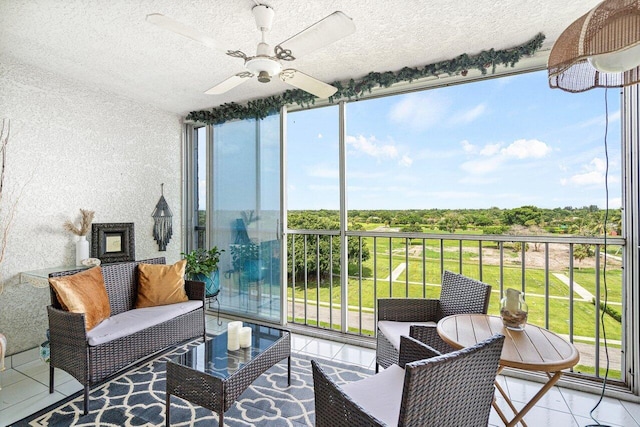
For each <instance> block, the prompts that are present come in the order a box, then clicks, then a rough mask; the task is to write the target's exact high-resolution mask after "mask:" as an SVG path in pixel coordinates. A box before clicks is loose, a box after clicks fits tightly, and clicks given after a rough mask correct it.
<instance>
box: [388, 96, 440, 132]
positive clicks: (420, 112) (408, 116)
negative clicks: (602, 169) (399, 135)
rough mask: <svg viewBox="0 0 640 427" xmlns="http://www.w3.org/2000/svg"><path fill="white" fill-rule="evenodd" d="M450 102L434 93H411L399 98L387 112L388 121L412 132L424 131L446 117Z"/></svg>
mask: <svg viewBox="0 0 640 427" xmlns="http://www.w3.org/2000/svg"><path fill="white" fill-rule="evenodd" d="M450 106H451V100H449V99H447V98H445V97H443V96H441V95H438V94H436V93H435V92H433V91H431V92H422V93H412V94H408V95H404V96H402V97H401V99H400V101H399V102H397V103H396V104H394V105H393V106H392V107H391V109H390V112H389V119H390V120H391V121H393V122H395V123H400V124H405V125H408V126H410V127H411V128H412V129H414V130H419V131H420V130H425V129H428V128H430V127H431V126H433V125H435V124H436V123H440V122H441V121H442V119H443V118H445V117H446V116H447V115H448V110H449V107H450Z"/></svg>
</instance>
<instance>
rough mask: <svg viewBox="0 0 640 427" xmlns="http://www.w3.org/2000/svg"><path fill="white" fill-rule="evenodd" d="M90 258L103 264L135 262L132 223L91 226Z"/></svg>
mask: <svg viewBox="0 0 640 427" xmlns="http://www.w3.org/2000/svg"><path fill="white" fill-rule="evenodd" d="M91 257H92V258H98V259H99V260H100V262H102V263H103V264H105V263H111V262H124V261H135V259H136V246H135V233H134V228H133V223H132V222H125V223H104V224H92V225H91Z"/></svg>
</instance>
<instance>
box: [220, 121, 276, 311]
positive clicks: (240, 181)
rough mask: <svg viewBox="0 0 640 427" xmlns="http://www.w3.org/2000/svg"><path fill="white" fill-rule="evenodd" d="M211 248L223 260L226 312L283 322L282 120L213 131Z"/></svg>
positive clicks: (229, 125) (235, 124)
mask: <svg viewBox="0 0 640 427" xmlns="http://www.w3.org/2000/svg"><path fill="white" fill-rule="evenodd" d="M209 160H210V164H211V165H212V167H211V168H209V172H208V174H209V175H210V184H211V185H210V189H211V190H210V191H209V192H208V193H209V196H210V200H211V203H210V204H209V206H208V208H209V210H210V215H209V216H208V217H209V227H208V230H209V242H210V246H217V247H218V249H223V250H224V252H223V255H222V257H221V260H220V281H221V293H220V298H219V299H220V304H221V308H222V309H223V310H224V311H226V312H229V313H233V314H238V315H242V316H244V317H255V318H258V319H262V320H267V321H273V322H278V321H279V320H280V282H281V280H280V252H281V249H280V240H279V239H280V236H279V233H278V232H279V220H280V118H279V116H270V117H267V118H265V119H263V120H244V121H237V122H230V123H225V124H222V125H217V126H214V128H213V149H212V155H211V156H210V158H209Z"/></svg>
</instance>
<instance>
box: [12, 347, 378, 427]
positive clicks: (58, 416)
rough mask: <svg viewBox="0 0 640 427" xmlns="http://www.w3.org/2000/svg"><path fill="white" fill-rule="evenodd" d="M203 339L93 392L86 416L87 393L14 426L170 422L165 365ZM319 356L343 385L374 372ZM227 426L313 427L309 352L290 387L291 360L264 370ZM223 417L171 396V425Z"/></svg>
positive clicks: (295, 360) (294, 366) (228, 415)
mask: <svg viewBox="0 0 640 427" xmlns="http://www.w3.org/2000/svg"><path fill="white" fill-rule="evenodd" d="M197 344H198V342H197V341H195V342H192V343H188V344H184V345H182V346H179V347H177V348H175V349H174V350H172V351H170V352H169V353H166V354H165V355H163V356H159V357H157V358H156V359H153V360H151V361H148V362H146V363H143V364H141V365H140V366H138V367H135V368H133V369H131V370H130V371H128V372H126V373H124V374H122V375H120V376H118V377H116V378H114V379H112V380H110V381H109V382H107V383H105V384H103V385H101V386H98V387H96V388H94V389H92V390H91V395H90V402H89V409H90V411H89V414H87V415H86V416H83V415H82V393H81V392H79V393H77V394H76V395H74V396H72V397H71V398H69V399H67V401H65V402H62V403H59V404H57V405H54V406H52V407H49V408H47V409H46V410H44V411H40V412H39V413H37V414H35V415H32V416H30V417H28V418H26V419H24V420H21V421H18V422H17V423H15V424H13V425H14V426H160V425H162V426H163V425H164V424H165V366H166V360H167V359H168V358H170V357H172V356H173V355H176V354H181V353H184V352H185V351H186V350H187V348H189V347H190V346H193V345H197ZM314 359H315V360H318V361H319V362H320V363H321V364H322V365H323V367H324V368H325V369H326V371H327V372H329V373H330V375H331V376H332V377H333V378H334V379H336V380H337V381H338V382H340V383H346V382H351V381H357V380H359V379H362V378H366V377H368V376H370V375H372V374H373V371H371V370H369V369H366V368H361V367H358V366H355V365H346V364H341V363H337V362H333V361H328V360H323V359H319V358H315V357H314ZM224 421H225V423H224V424H225V426H243V427H247V426H265V427H266V426H270V427H272V426H291V427H299V426H313V425H315V412H314V400H313V377H312V373H311V364H310V362H309V360H308V359H307V358H305V357H304V356H293V357H292V360H291V386H287V362H286V359H285V360H283V361H282V362H280V363H278V364H277V365H275V366H273V367H272V368H271V369H269V370H268V371H267V372H265V373H264V374H262V376H260V377H259V378H258V379H257V380H256V381H255V382H254V383H253V384H252V385H251V386H250V387H249V388H248V389H247V390H246V391H245V392H244V393H243V394H242V395H241V396H240V397H239V398H238V400H237V401H236V403H235V404H234V405H233V406H232V407H231V408H230V409H229V410H228V411H227V412H225V417H224ZM217 423H218V415H217V414H215V413H213V412H212V411H210V410H208V409H204V408H201V407H199V406H195V405H192V404H190V403H189V402H187V401H185V400H182V399H180V398H177V397H175V396H172V397H171V425H172V426H212V425H217Z"/></svg>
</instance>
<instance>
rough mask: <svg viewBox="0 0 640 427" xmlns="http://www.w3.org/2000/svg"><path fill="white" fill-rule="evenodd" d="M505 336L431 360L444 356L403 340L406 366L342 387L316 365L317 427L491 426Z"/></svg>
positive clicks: (424, 346) (314, 365) (405, 338)
mask: <svg viewBox="0 0 640 427" xmlns="http://www.w3.org/2000/svg"><path fill="white" fill-rule="evenodd" d="M503 342H504V336H502V335H494V336H493V337H491V338H489V339H487V340H485V341H483V342H481V343H479V344H476V345H475V346H473V347H468V348H465V349H462V350H458V351H454V352H452V353H448V354H445V355H439V356H435V357H432V358H430V359H418V360H417V361H412V360H414V358H415V357H421V353H422V355H430V354H437V353H438V352H437V351H435V350H434V349H431V348H430V347H429V346H427V345H425V344H422V343H420V342H419V341H417V340H415V339H413V338H408V337H405V336H403V337H402V338H401V345H400V363H401V366H404V368H402V367H400V366H398V365H391V366H390V367H389V368H387V369H385V370H384V371H382V372H380V373H378V374H376V375H374V376H372V377H369V378H366V379H364V380H361V381H356V382H353V383H348V384H345V385H343V386H338V385H337V384H336V383H335V382H334V381H333V380H331V378H329V377H328V376H327V375H326V374H325V373H324V372H323V371H322V368H320V366H319V365H318V364H317V363H316V362H315V361H313V360H312V361H311V364H312V369H313V389H314V393H315V410H316V411H315V413H316V426H317V427H341V426H344V427H347V426H356V425H357V426H385V425H386V426H395V425H399V426H420V427H425V426H439V427H446V426H452V427H457V426H483V427H486V425H487V424H488V422H489V415H490V413H491V403H492V402H493V396H494V385H493V384H494V381H495V378H496V375H497V373H498V362H499V360H500V353H501V352H502V344H503Z"/></svg>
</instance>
